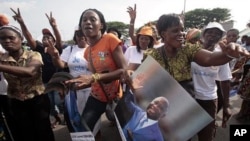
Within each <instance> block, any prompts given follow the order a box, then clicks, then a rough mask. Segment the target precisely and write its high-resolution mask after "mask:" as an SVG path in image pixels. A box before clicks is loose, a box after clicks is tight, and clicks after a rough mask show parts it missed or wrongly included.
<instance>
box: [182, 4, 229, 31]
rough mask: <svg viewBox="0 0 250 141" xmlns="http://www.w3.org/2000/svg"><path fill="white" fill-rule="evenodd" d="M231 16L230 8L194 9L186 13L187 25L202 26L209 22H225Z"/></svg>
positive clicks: (190, 26) (187, 26)
mask: <svg viewBox="0 0 250 141" xmlns="http://www.w3.org/2000/svg"><path fill="white" fill-rule="evenodd" d="M230 18H231V14H230V10H229V9H226V8H214V9H212V10H210V9H194V10H191V11H188V12H186V13H185V27H186V28H194V27H198V28H202V27H204V26H205V25H207V24H208V23H209V22H212V21H216V22H225V21H227V20H229V19H230Z"/></svg>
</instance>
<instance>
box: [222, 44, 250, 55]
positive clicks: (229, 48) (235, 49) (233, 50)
mask: <svg viewBox="0 0 250 141" xmlns="http://www.w3.org/2000/svg"><path fill="white" fill-rule="evenodd" d="M219 45H220V47H221V49H222V51H223V52H224V53H225V54H226V55H227V56H228V57H230V58H240V57H241V56H245V57H247V58H249V57H250V53H249V52H248V51H247V50H246V49H245V48H244V47H242V46H240V45H239V44H236V43H229V44H227V43H226V42H225V41H221V42H219Z"/></svg>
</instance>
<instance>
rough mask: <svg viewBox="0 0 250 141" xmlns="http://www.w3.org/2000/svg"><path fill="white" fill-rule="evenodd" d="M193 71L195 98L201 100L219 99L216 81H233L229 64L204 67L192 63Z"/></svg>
mask: <svg viewBox="0 0 250 141" xmlns="http://www.w3.org/2000/svg"><path fill="white" fill-rule="evenodd" d="M215 51H218V50H215ZM191 69H192V71H191V72H192V78H193V82H194V91H195V98H196V99H200V100H213V99H216V98H218V96H217V85H216V82H215V80H219V81H224V80H230V79H232V74H231V70H230V67H229V63H226V64H224V65H220V66H210V67H202V66H200V65H198V64H197V63H195V62H192V63H191Z"/></svg>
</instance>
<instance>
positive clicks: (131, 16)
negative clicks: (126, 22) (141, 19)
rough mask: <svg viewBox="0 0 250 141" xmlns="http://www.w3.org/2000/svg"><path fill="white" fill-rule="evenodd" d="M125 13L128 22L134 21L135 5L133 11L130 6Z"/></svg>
mask: <svg viewBox="0 0 250 141" xmlns="http://www.w3.org/2000/svg"><path fill="white" fill-rule="evenodd" d="M127 12H128V13H129V16H130V20H132V21H135V18H136V4H135V5H134V9H133V8H132V7H131V6H129V7H128V8H127Z"/></svg>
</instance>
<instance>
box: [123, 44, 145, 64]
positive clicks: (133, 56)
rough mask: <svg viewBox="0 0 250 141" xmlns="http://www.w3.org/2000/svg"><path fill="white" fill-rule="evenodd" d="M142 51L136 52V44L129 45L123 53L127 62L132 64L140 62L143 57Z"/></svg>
mask: <svg viewBox="0 0 250 141" xmlns="http://www.w3.org/2000/svg"><path fill="white" fill-rule="evenodd" d="M143 52H144V50H141V52H138V51H137V49H136V46H130V47H128V48H127V50H126V52H125V53H124V56H125V59H126V61H127V63H128V64H129V63H134V64H141V62H142V59H143Z"/></svg>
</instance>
